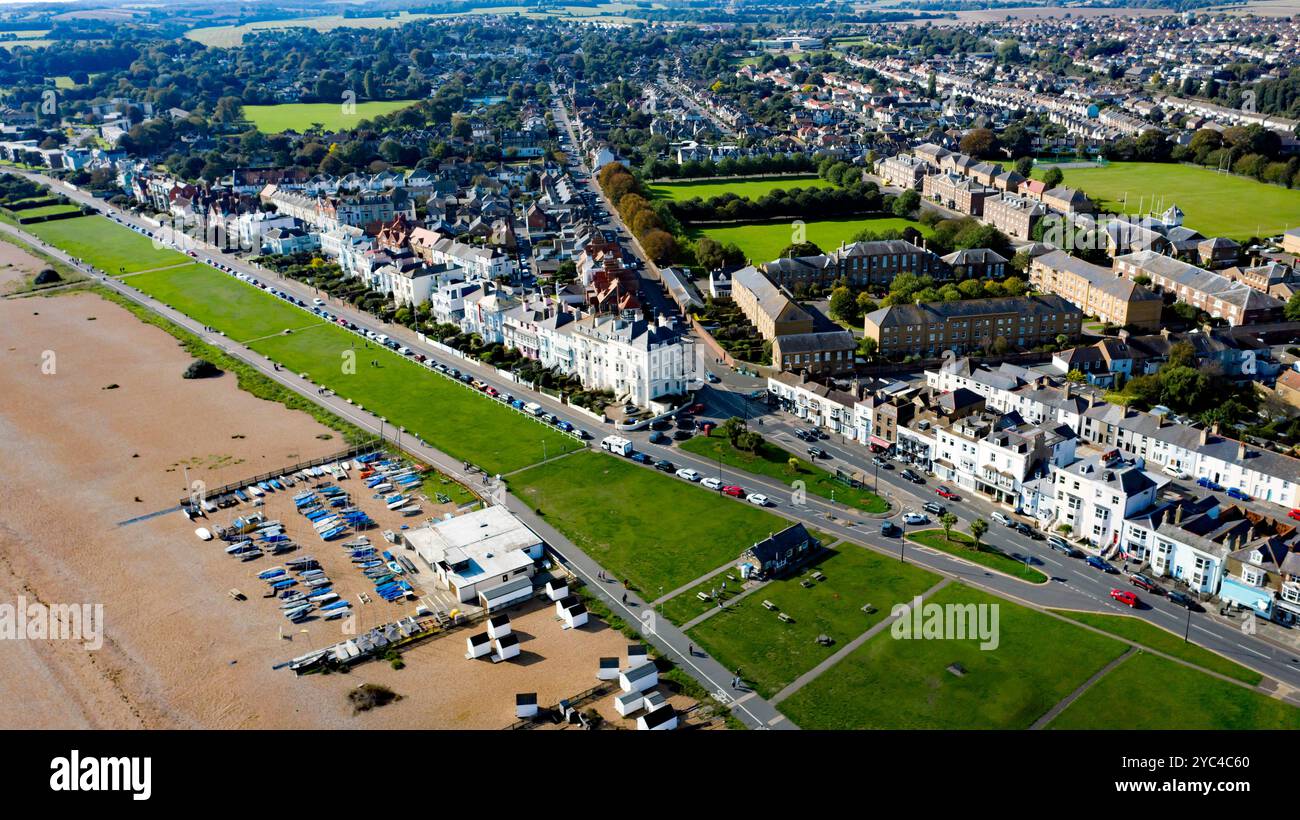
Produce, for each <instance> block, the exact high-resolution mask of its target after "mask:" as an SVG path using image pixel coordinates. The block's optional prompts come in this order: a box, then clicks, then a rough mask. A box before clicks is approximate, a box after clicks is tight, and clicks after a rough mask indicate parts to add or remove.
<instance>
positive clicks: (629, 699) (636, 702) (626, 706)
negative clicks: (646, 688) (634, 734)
mask: <svg viewBox="0 0 1300 820" xmlns="http://www.w3.org/2000/svg"><path fill="white" fill-rule="evenodd" d="M644 702H645V698H644V697H642V695H641V693H640V692H623V693H622V694H620V695H619V696H618V697H616V698H614V711H615V712H618V713H619V714H620V715H622V716H623V717H627V716H628V715H630V714H632V713H633V712H635V711H637V710H638V709H640V708H641V706H642V704H643V703H644Z"/></svg>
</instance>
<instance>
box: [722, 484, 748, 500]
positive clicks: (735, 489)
mask: <svg viewBox="0 0 1300 820" xmlns="http://www.w3.org/2000/svg"><path fill="white" fill-rule="evenodd" d="M722 492H723V493H725V494H727V495H729V496H731V497H732V498H743V497H744V495H745V490H744V488H743V487H741V486H739V485H737V484H728V485H727V486H725V487H723V488H722Z"/></svg>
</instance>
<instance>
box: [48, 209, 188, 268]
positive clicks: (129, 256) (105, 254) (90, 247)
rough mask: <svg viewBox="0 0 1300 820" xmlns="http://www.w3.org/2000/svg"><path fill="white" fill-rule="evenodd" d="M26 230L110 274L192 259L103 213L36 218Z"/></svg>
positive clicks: (159, 266) (158, 266)
mask: <svg viewBox="0 0 1300 820" xmlns="http://www.w3.org/2000/svg"><path fill="white" fill-rule="evenodd" d="M23 230H24V231H27V232H28V233H31V234H35V235H36V236H39V237H40V238H41V239H44V240H45V241H46V242H48V243H50V244H51V245H57V246H58V247H60V248H62V249H63V250H64V251H66V252H68V253H70V254H72V255H73V256H76V257H79V258H81V259H84V260H86V261H87V262H89V263H90V264H92V265H94V266H95V267H97V268H101V269H102V270H104V271H105V272H107V273H110V274H117V273H132V272H134V271H142V270H152V269H153V268H161V267H164V266H166V265H176V264H179V263H181V262H188V261H190V258H189V257H188V256H186V255H185V254H183V253H180V252H179V251H174V250H170V249H166V248H162V249H159V248H155V247H154V245H153V240H152V239H150V238H149V237H147V236H144V235H143V234H138V233H136V232H135V231H132V230H130V229H129V228H124V227H122V226H121V225H118V224H117V223H115V222H113V221H112V220H109V219H105V218H104V217H102V216H83V217H80V218H78V219H59V220H55V221H53V222H37V223H35V224H32V225H24V226H23Z"/></svg>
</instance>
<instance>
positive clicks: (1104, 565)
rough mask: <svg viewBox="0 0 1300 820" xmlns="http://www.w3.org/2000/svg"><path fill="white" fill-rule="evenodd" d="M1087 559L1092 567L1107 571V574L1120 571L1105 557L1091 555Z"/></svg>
mask: <svg viewBox="0 0 1300 820" xmlns="http://www.w3.org/2000/svg"><path fill="white" fill-rule="evenodd" d="M1087 561H1088V566H1090V567H1092V568H1093V569H1099V570H1101V571H1102V572H1104V573H1106V574H1107V575H1114V574H1116V573H1118V572H1119V570H1117V569H1115V568H1114V567H1113V566H1111V565H1110V563H1108V562H1107V561H1106V560H1105V559H1104V558H1098V557H1097V556H1095V555H1089V556H1088V558H1087Z"/></svg>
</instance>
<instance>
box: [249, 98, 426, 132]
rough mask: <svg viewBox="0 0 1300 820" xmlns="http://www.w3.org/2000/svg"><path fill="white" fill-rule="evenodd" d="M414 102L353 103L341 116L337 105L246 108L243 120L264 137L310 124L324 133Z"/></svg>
mask: <svg viewBox="0 0 1300 820" xmlns="http://www.w3.org/2000/svg"><path fill="white" fill-rule="evenodd" d="M414 102H416V101H415V100H381V101H376V102H362V103H356V105H355V110H354V111H353V112H352V113H350V114H349V113H344V111H343V105H342V104H341V103H283V104H281V105H246V106H244V117H245V118H246V119H247V120H248V121H249V122H251V123H252V124H253V125H254V126H256V127H257V130H259V131H262V132H264V133H267V134H278V133H280V132H281V131H289V130H293V131H298V132H303V131H306V130H307V129H308V128H311V126H312V123H320V124H321V126H322V127H324V129H325V130H326V131H341V130H343V129H346V128H352V127H353V126H355V125H357V124H358V123H360V122H361V121H362V120H366V119H372V118H374V117H377V116H380V115H381V114H391V113H392V112H394V111H398V110H401V109H403V108H406V107H407V106H409V105H411V104H412V103H414Z"/></svg>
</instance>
